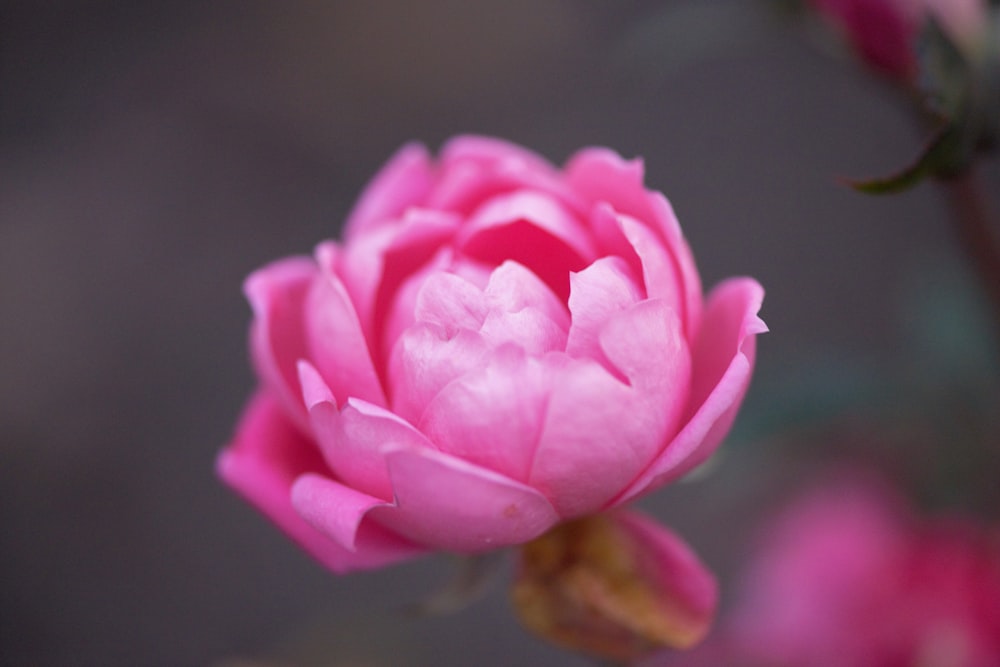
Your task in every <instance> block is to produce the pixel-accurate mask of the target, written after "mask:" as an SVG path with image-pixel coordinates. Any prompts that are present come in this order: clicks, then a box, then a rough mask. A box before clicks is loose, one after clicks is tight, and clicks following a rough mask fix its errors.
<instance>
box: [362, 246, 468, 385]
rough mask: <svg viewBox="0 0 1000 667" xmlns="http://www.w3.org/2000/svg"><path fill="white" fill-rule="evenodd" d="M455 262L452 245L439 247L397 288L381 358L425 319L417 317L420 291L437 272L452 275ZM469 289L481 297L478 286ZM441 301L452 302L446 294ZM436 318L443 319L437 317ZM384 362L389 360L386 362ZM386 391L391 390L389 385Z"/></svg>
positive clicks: (385, 356) (386, 318)
mask: <svg viewBox="0 0 1000 667" xmlns="http://www.w3.org/2000/svg"><path fill="white" fill-rule="evenodd" d="M454 261H455V258H454V252H453V251H452V250H451V248H447V247H445V248H441V249H439V250H438V252H437V254H436V255H435V256H434V257H433V258H432V259H431V260H430V261H429V262H427V263H426V264H424V265H423V266H422V267H420V269H418V270H417V271H416V272H415V273H413V274H411V275H410V276H409V277H408V278H406V280H404V281H403V284H402V285H400V286H399V288H398V289H397V290H396V295H395V298H393V299H392V302H391V304H390V305H389V309H388V313H387V316H386V317H385V323H384V331H383V333H382V343H381V348H382V354H381V358H382V359H383V360H388V359H390V358H391V357H392V350H393V348H394V347H395V346H396V342H397V341H398V340H399V337H400V336H402V335H403V332H404V331H406V330H407V329H409V328H410V327H411V326H413V325H414V324H416V323H417V322H418V321H420V320H423V319H425V318H423V317H421V316H420V300H421V296H420V295H421V292H423V291H424V289H425V286H426V285H427V284H428V283H430V282H432V281H434V280H435V277H436V276H437V275H438V274H448V275H452V274H451V273H450V271H449V268H450V267H451V266H452V265H453V264H454ZM484 282H485V280H484ZM469 289H472V290H474V291H475V293H476V294H479V295H480V296H479V297H478V298H479V299H480V300H481V299H482V290H481V289H479V288H477V287H475V286H469ZM442 293H443V294H449V290H447V289H443V290H442ZM444 301H445V303H446V305H447V306H450V305H451V303H450V298H448V297H446V298H445V299H444ZM439 319H445V318H444V317H440V318H439ZM471 328H472V329H478V328H479V322H477V323H476V324H475V325H473V326H471ZM385 363H388V361H386V362H385ZM389 390H390V391H391V387H390V388H389Z"/></svg>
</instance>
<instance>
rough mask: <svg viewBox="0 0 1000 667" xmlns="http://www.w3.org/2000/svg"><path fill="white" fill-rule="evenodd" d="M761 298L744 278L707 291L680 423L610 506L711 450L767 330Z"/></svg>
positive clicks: (757, 287)
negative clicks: (761, 315)
mask: <svg viewBox="0 0 1000 667" xmlns="http://www.w3.org/2000/svg"><path fill="white" fill-rule="evenodd" d="M763 298H764V290H763V288H762V287H761V286H760V285H759V284H758V283H757V282H756V281H754V280H752V279H750V278H733V279H730V280H728V281H726V282H724V283H722V284H720V285H719V286H718V287H716V288H715V290H713V292H712V295H711V297H710V299H709V303H708V308H707V309H706V312H705V319H704V322H703V323H702V326H701V334H700V336H699V338H698V341H697V342H696V344H695V348H694V367H693V369H692V373H691V378H692V382H691V395H690V402H689V407H688V417H686V418H685V420H684V421H685V425H684V427H683V428H682V429H681V431H680V433H678V434H677V436H676V437H675V438H674V439H673V442H671V443H670V444H669V445H667V447H666V448H665V449H664V450H663V453H662V454H661V455H660V456H659V458H657V459H656V461H654V462H653V464H652V465H651V466H650V467H649V469H647V470H646V471H645V472H644V473H643V474H642V475H640V476H639V477H638V479H636V481H635V482H634V483H633V484H632V485H631V486H630V487H629V488H628V489H627V490H626V491H625V493H623V494H622V496H621V497H620V498H618V499H616V501H615V504H621V503H625V502H627V501H628V500H630V499H632V498H634V497H635V496H637V495H639V494H641V493H644V492H645V491H649V490H652V489H654V488H657V487H659V486H662V485H663V484H665V483H667V482H668V481H670V480H672V479H675V478H677V477H679V476H681V475H683V474H684V473H686V472H687V471H689V470H691V469H692V468H694V467H695V466H697V465H698V464H700V463H702V462H703V461H705V460H706V459H707V458H708V457H709V456H710V455H711V454H712V452H714V451H715V448H716V447H717V446H718V445H719V443H720V442H721V441H722V438H723V437H724V436H725V434H726V433H727V432H728V431H729V427H730V426H731V425H732V423H733V419H735V417H736V411H737V409H738V408H739V405H740V402H741V401H742V400H743V395H744V394H745V393H746V390H747V387H748V385H749V384H750V372H751V370H752V369H753V363H754V356H755V350H756V334H759V333H763V332H765V331H767V326H766V325H765V324H764V322H763V321H762V320H761V319H760V318H759V317H758V316H757V313H758V311H759V310H760V306H761V302H762V301H763Z"/></svg>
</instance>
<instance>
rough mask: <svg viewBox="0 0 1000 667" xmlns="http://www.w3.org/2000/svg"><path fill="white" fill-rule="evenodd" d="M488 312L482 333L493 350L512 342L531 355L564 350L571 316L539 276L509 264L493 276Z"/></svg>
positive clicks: (487, 288)
mask: <svg viewBox="0 0 1000 667" xmlns="http://www.w3.org/2000/svg"><path fill="white" fill-rule="evenodd" d="M484 297H485V302H486V305H487V306H488V308H489V311H488V313H487V315H486V317H485V319H484V321H483V324H482V328H481V329H480V333H481V334H482V336H483V338H484V339H485V340H486V341H487V342H488V343H489V344H490V345H491V346H493V347H499V346H500V345H502V344H504V343H507V342H512V343H515V344H517V345H519V346H520V347H522V348H524V349H525V350H526V351H527V352H528V353H529V354H534V355H541V354H542V353H544V352H548V351H550V350H560V351H561V350H564V349H565V347H566V335H567V331H568V330H569V325H570V321H569V313H568V312H567V310H566V306H565V305H563V302H561V301H560V300H559V299H558V298H557V297H556V295H555V294H553V293H552V290H550V289H549V288H548V286H547V285H546V284H545V283H543V282H542V281H541V280H540V279H539V278H538V276H536V275H535V274H534V273H532V272H531V271H529V270H528V269H526V268H525V267H523V266H521V265H520V264H518V263H517V262H513V261H506V262H504V263H503V264H501V265H500V266H499V267H497V269H496V270H495V271H493V273H492V275H491V276H490V280H489V283H488V284H487V286H486V290H485V292H484Z"/></svg>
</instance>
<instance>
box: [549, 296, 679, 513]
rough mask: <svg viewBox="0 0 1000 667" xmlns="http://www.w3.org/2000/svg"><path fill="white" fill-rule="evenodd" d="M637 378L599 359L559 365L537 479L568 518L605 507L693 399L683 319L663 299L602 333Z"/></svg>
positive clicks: (624, 315) (612, 356)
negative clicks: (603, 365) (611, 369)
mask: <svg viewBox="0 0 1000 667" xmlns="http://www.w3.org/2000/svg"><path fill="white" fill-rule="evenodd" d="M600 344H601V348H602V350H603V351H604V354H605V355H606V358H607V359H608V360H609V362H610V363H611V364H613V365H614V367H615V368H616V369H617V370H618V372H619V374H620V375H622V376H624V377H625V378H627V380H628V382H629V384H628V385H626V384H623V383H622V382H621V381H620V380H618V379H616V377H613V376H612V375H611V374H609V373H608V372H607V371H606V370H605V369H604V368H601V367H600V366H598V365H597V364H596V363H595V362H592V361H588V360H570V361H569V363H567V364H565V366H564V367H563V368H561V369H559V370H558V371H554V373H555V377H554V379H553V385H554V389H553V392H552V396H551V398H550V399H549V404H548V416H547V419H546V423H545V430H544V431H543V434H542V438H541V441H540V442H539V445H538V450H537V453H536V455H535V462H534V467H533V469H532V472H531V478H530V483H531V485H532V486H534V487H535V488H538V489H540V490H541V491H542V492H543V493H545V494H546V495H547V496H548V497H549V498H551V499H553V503H554V504H555V505H556V509H557V510H558V511H559V513H560V515H561V516H563V517H573V516H580V515H582V514H587V513H591V512H595V511H597V510H600V509H602V508H603V507H604V506H605V505H606V504H607V503H608V502H609V501H611V500H612V499H613V498H614V497H615V496H617V495H618V494H619V493H620V492H621V491H622V489H624V488H626V487H627V486H628V485H629V483H630V482H631V481H632V480H633V479H635V476H636V475H638V474H639V473H641V472H642V471H643V470H644V469H645V468H646V466H648V465H649V463H650V462H651V461H653V460H654V459H655V457H656V456H657V455H658V454H659V453H660V451H661V449H662V447H663V444H664V442H665V441H666V439H667V437H668V436H669V434H670V433H672V432H673V431H674V429H676V423H677V421H678V418H679V417H680V415H681V411H682V410H683V409H684V406H685V405H686V398H687V394H686V391H685V389H684V388H686V387H687V385H688V382H689V380H688V378H689V374H690V358H689V352H688V349H687V345H686V343H685V341H684V338H683V336H682V334H681V331H680V323H679V321H678V320H677V317H676V316H675V315H674V314H673V311H671V310H670V309H669V308H668V307H667V305H666V304H665V303H664V302H663V301H660V300H655V301H643V302H640V303H638V304H636V305H634V306H633V307H631V308H629V309H628V310H625V311H622V312H621V313H618V314H617V315H615V316H614V317H613V318H611V319H610V320H609V321H608V323H607V324H606V325H605V327H604V329H603V330H602V332H601V336H600Z"/></svg>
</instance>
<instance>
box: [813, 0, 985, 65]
mask: <svg viewBox="0 0 1000 667" xmlns="http://www.w3.org/2000/svg"><path fill="white" fill-rule="evenodd" d="M812 4H813V5H814V6H815V7H816V9H817V10H818V11H819V12H820V13H822V14H823V15H824V16H825V17H826V18H827V19H828V20H829V21H830V22H831V23H833V24H834V25H835V26H836V27H837V28H838V29H840V30H842V31H843V32H844V33H845V35H846V37H847V39H848V40H849V41H850V42H851V44H852V46H853V47H854V48H855V49H856V50H857V51H858V53H859V55H860V56H861V57H862V58H863V59H864V61H865V62H866V63H868V64H869V65H871V66H872V67H874V68H875V69H877V70H879V71H881V72H884V73H885V74H888V75H890V76H892V77H895V78H899V79H910V78H912V77H913V76H914V75H915V74H916V68H917V48H916V40H917V36H918V34H919V33H920V30H921V28H922V26H923V22H924V21H925V20H926V19H927V18H928V17H930V16H933V17H934V19H935V20H937V21H938V22H939V23H940V24H941V26H942V28H944V30H945V32H946V33H947V34H948V35H949V36H950V37H951V38H952V39H954V40H955V41H956V43H958V44H962V45H969V44H970V43H971V42H973V41H975V39H976V38H977V37H978V34H979V32H980V31H981V30H982V28H983V26H984V23H985V21H986V3H985V0H812Z"/></svg>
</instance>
